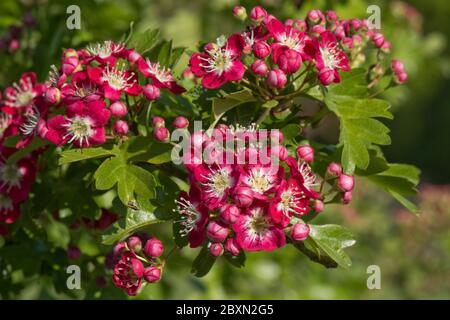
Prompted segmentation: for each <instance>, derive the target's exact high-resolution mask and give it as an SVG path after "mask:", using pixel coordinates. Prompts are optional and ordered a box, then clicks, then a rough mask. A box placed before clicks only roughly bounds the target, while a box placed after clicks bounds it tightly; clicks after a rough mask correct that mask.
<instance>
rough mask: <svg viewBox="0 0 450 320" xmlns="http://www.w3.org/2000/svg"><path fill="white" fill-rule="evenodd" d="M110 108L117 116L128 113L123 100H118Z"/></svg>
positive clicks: (112, 113)
mask: <svg viewBox="0 0 450 320" xmlns="http://www.w3.org/2000/svg"><path fill="white" fill-rule="evenodd" d="M109 110H110V111H111V115H113V116H115V117H123V116H125V115H126V114H127V112H128V110H127V106H126V105H125V103H123V102H121V101H116V102H114V103H113V104H111V105H110V106H109Z"/></svg>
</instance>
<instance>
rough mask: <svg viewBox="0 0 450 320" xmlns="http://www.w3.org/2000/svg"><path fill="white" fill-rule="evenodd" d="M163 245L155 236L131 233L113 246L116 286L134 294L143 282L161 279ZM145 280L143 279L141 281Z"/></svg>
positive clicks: (129, 293) (114, 280)
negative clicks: (131, 234) (124, 239)
mask: <svg viewBox="0 0 450 320" xmlns="http://www.w3.org/2000/svg"><path fill="white" fill-rule="evenodd" d="M163 252H164V246H163V244H162V242H161V241H160V240H158V239H157V238H155V237H149V236H148V235H146V234H142V235H133V236H131V237H129V238H128V239H127V241H122V242H119V243H118V244H117V245H116V246H115V247H114V252H113V255H114V258H116V261H115V263H114V267H113V268H114V274H113V282H114V285H115V286H116V287H117V288H120V289H123V290H125V291H126V292H127V294H128V295H130V296H134V295H136V294H137V293H138V291H139V290H140V289H141V287H142V285H143V284H147V283H155V282H158V281H159V280H160V279H161V274H162V269H163V267H164V261H163V260H161V259H160V257H161V255H162V254H163ZM143 280H145V281H143Z"/></svg>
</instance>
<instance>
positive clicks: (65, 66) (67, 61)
mask: <svg viewBox="0 0 450 320" xmlns="http://www.w3.org/2000/svg"><path fill="white" fill-rule="evenodd" d="M79 63H80V59H79V58H78V53H77V52H76V51H75V50H74V49H68V50H66V51H65V53H64V58H63V61H62V64H61V70H62V72H63V73H64V74H72V73H73V72H74V71H75V70H76V69H77V67H78V65H79Z"/></svg>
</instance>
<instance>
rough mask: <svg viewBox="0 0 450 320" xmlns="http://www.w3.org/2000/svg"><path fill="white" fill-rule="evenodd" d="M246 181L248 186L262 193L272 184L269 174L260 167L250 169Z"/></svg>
mask: <svg viewBox="0 0 450 320" xmlns="http://www.w3.org/2000/svg"><path fill="white" fill-rule="evenodd" d="M248 183H249V186H250V188H252V190H253V191H255V192H258V193H264V192H266V191H267V190H268V189H270V187H271V186H272V181H271V179H270V176H268V175H267V173H266V172H265V171H264V170H263V169H261V168H255V169H252V170H251V171H250V177H249V179H248Z"/></svg>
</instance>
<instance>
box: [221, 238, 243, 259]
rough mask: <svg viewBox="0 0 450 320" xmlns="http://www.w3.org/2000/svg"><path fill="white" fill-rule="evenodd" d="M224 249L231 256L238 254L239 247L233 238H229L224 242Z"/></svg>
mask: <svg viewBox="0 0 450 320" xmlns="http://www.w3.org/2000/svg"><path fill="white" fill-rule="evenodd" d="M225 251H226V252H228V253H229V254H231V255H232V256H237V255H239V253H240V252H241V248H240V246H239V244H238V243H237V241H236V239H235V238H229V239H228V240H227V242H225Z"/></svg>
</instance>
